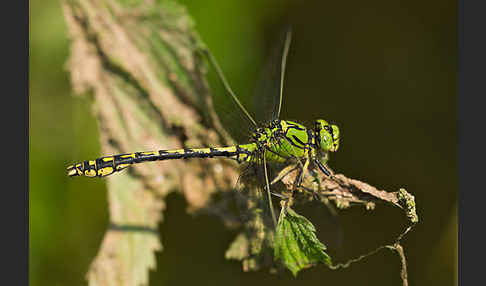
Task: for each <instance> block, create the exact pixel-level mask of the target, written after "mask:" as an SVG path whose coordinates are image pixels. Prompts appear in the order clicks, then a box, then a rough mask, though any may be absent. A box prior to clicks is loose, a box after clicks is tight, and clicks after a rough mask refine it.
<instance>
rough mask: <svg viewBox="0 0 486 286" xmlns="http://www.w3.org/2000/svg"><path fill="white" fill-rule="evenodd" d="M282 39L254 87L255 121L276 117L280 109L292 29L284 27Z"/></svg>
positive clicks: (268, 120) (259, 121) (264, 122)
mask: <svg viewBox="0 0 486 286" xmlns="http://www.w3.org/2000/svg"><path fill="white" fill-rule="evenodd" d="M281 38H283V39H280V40H279V42H278V43H279V44H278V45H277V46H276V47H274V49H273V50H272V51H271V54H270V57H269V58H268V60H267V61H266V63H265V66H264V68H263V70H262V72H261V74H260V77H259V80H258V83H257V85H256V89H255V97H254V104H255V110H256V119H257V123H261V124H266V123H269V122H270V121H272V120H275V119H278V118H279V116H280V111H281V109H282V98H283V87H284V79H285V69H286V65H287V56H288V53H289V49H290V42H291V39H292V30H291V29H290V27H289V28H287V29H286V31H285V33H284V35H283V37H281Z"/></svg>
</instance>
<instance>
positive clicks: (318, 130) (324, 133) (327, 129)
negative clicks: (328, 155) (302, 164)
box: [314, 119, 339, 152]
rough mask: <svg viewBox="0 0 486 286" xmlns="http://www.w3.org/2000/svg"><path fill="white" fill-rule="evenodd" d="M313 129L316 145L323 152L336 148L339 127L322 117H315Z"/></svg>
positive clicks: (337, 145) (337, 146) (335, 149)
mask: <svg viewBox="0 0 486 286" xmlns="http://www.w3.org/2000/svg"><path fill="white" fill-rule="evenodd" d="M314 131H315V135H316V141H317V146H318V147H319V148H321V149H322V150H323V151H324V152H336V151H337V150H338V148H339V128H338V127H337V126H336V125H331V124H329V123H327V121H326V120H323V119H317V120H316V122H315V130H314Z"/></svg>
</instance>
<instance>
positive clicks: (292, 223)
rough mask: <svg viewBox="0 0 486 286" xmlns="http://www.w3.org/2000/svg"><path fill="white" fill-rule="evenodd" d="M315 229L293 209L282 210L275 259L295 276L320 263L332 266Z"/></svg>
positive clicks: (276, 239)
mask: <svg viewBox="0 0 486 286" xmlns="http://www.w3.org/2000/svg"><path fill="white" fill-rule="evenodd" d="M315 231H316V229H315V227H314V225H312V223H311V222H310V221H309V220H308V219H306V218H305V217H303V216H301V215H299V214H298V213H296V212H295V211H294V210H292V209H291V208H282V211H281V213H280V217H279V220H278V224H277V231H276V236H275V242H274V258H275V259H276V260H277V259H280V260H281V261H282V263H283V264H284V265H285V266H286V267H287V269H289V270H290V271H291V272H292V274H293V275H294V276H297V273H298V272H299V271H300V270H302V269H304V268H309V267H311V266H313V265H315V264H317V263H319V262H321V263H324V264H326V265H329V266H330V265H332V262H331V257H330V256H329V255H327V253H326V252H324V250H326V246H325V245H324V244H323V243H322V242H320V241H319V239H317V237H316V234H315Z"/></svg>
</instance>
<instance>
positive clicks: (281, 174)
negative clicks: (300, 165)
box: [270, 164, 297, 186]
mask: <svg viewBox="0 0 486 286" xmlns="http://www.w3.org/2000/svg"><path fill="white" fill-rule="evenodd" d="M295 169H297V165H296V164H291V165H288V166H287V167H285V168H283V170H282V171H280V172H279V173H278V175H277V176H276V177H275V178H274V179H273V180H272V182H270V186H271V185H273V184H275V183H278V182H280V181H281V180H282V179H283V178H285V177H286V176H287V175H288V174H290V173H292V172H293V171H295Z"/></svg>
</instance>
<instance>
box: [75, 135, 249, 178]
mask: <svg viewBox="0 0 486 286" xmlns="http://www.w3.org/2000/svg"><path fill="white" fill-rule="evenodd" d="M256 147H257V146H256V144H254V143H251V144H245V145H236V146H229V147H217V148H194V149H192V148H185V149H172V150H159V151H149V152H135V153H128V154H119V155H113V156H106V157H101V158H98V159H96V160H87V161H84V162H80V163H76V164H74V165H71V166H69V167H68V168H67V172H68V175H69V176H71V177H74V176H87V177H105V176H108V175H111V174H113V173H115V172H119V171H121V170H123V169H125V168H127V167H129V166H130V165H132V164H136V163H143V162H149V161H162V160H173V159H187V158H213V157H228V158H232V159H236V160H238V162H244V161H249V160H250V158H251V157H252V154H253V153H254V151H255V149H256Z"/></svg>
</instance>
